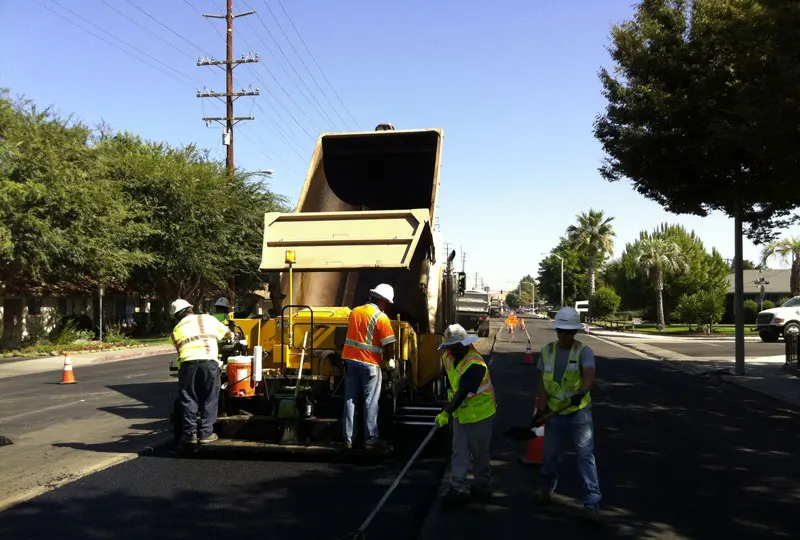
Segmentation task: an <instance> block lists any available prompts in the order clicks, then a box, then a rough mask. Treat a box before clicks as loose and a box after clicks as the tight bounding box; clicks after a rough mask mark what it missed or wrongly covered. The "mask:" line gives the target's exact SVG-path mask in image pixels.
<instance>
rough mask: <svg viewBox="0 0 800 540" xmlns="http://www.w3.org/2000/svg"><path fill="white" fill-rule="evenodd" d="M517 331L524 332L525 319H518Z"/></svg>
mask: <svg viewBox="0 0 800 540" xmlns="http://www.w3.org/2000/svg"><path fill="white" fill-rule="evenodd" d="M519 329H520V330H525V319H520V320H519Z"/></svg>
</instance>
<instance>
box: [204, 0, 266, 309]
mask: <svg viewBox="0 0 800 540" xmlns="http://www.w3.org/2000/svg"><path fill="white" fill-rule="evenodd" d="M253 13H255V11H247V12H244V13H239V14H237V15H234V14H233V0H228V9H227V10H226V13H225V15H209V14H206V13H203V17H208V18H211V19H225V21H226V22H227V34H226V47H225V60H215V59H214V57H211V58H209V57H207V56H204V57H203V58H200V59H199V60H198V61H197V65H198V66H220V67H221V66H225V67H224V69H225V92H224V93H218V92H214V91H213V90H208V89H206V88H204V89H203V90H198V92H197V97H215V98H220V99H222V98H223V97H224V98H225V100H224V101H225V116H224V117H206V118H203V121H205V123H206V125H208V124H209V123H211V122H219V123H220V124H222V125H224V126H225V132H224V133H223V135H222V144H224V145H225V146H227V155H226V158H225V166H226V168H227V170H228V177H229V179H230V180H231V181H232V180H233V171H234V168H235V167H234V161H233V126H235V125H236V124H238V123H239V122H241V121H242V120H253V119H254V118H253V117H252V116H234V115H233V102H234V101H235V100H236V98H239V97H242V96H257V95H259V89H258V88H256V89H255V90H252V89H248V90H245V89H244V88H242V91H241V92H234V91H233V68H235V67H236V66H237V65H239V64H245V63H250V62H258V55H257V54H253V53H248V54H247V55H246V56H244V55H243V56H242V57H241V58H239V59H236V60H234V59H233V20H234V19H236V18H238V17H244V16H246V15H252V14H253ZM231 302H233V301H231Z"/></svg>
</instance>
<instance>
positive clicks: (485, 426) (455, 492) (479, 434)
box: [436, 324, 497, 505]
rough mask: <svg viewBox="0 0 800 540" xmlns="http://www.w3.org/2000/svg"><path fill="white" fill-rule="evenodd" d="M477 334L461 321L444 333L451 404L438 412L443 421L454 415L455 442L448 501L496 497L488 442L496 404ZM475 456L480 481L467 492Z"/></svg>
mask: <svg viewBox="0 0 800 540" xmlns="http://www.w3.org/2000/svg"><path fill="white" fill-rule="evenodd" d="M477 339H478V336H475V335H472V336H470V335H468V334H467V331H466V330H465V329H464V327H463V326H461V325H460V324H451V325H450V326H448V327H447V329H446V330H445V332H444V341H443V342H442V344H441V345H440V346H439V350H441V351H442V356H441V359H442V367H443V369H444V371H445V373H446V375H447V382H448V390H447V399H448V403H447V405H445V407H444V410H443V411H442V412H441V413H439V415H438V416H437V417H436V423H437V424H438V425H439V426H445V425H447V424H448V423H449V421H450V418H451V416H452V419H453V444H452V448H453V450H452V455H451V458H450V489H449V490H448V491H447V492H446V493H445V495H444V500H443V502H444V503H445V504H446V505H453V504H457V503H463V502H466V501H467V500H469V499H470V498H473V499H476V500H480V501H486V500H488V499H489V498H490V497H491V489H490V484H491V477H492V472H491V466H490V455H489V447H490V445H491V442H492V427H493V424H494V417H495V413H496V412H497V405H496V403H495V398H494V388H493V387H492V380H491V378H490V377H489V368H488V366H487V365H486V362H484V361H483V357H482V356H481V354H480V353H479V352H478V351H477V350H476V349H475V347H474V346H473V345H472V343H473V342H475V340H477ZM470 454H471V455H472V461H473V465H474V467H473V469H474V476H475V484H474V485H473V486H472V488H471V489H470V490H469V491H467V471H468V470H469V464H470Z"/></svg>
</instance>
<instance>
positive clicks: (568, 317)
mask: <svg viewBox="0 0 800 540" xmlns="http://www.w3.org/2000/svg"><path fill="white" fill-rule="evenodd" d="M553 328H558V329H560V330H583V323H582V322H581V314H580V313H578V310H576V309H575V308H573V307H569V306H567V307H563V308H561V309H559V310H558V312H557V313H556V320H555V322H554V323H553Z"/></svg>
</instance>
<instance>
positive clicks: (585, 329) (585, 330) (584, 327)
mask: <svg viewBox="0 0 800 540" xmlns="http://www.w3.org/2000/svg"><path fill="white" fill-rule="evenodd" d="M590 328H591V326H589V325H588V324H585V323H584V325H583V331H584V332H585V333H587V334H591V332H590V331H589V329H590Z"/></svg>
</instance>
